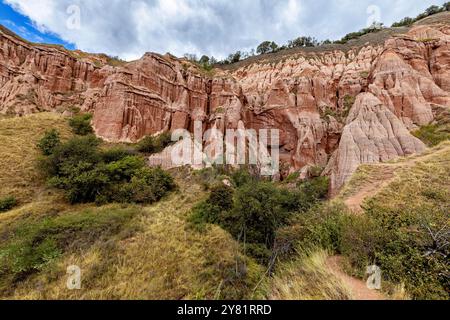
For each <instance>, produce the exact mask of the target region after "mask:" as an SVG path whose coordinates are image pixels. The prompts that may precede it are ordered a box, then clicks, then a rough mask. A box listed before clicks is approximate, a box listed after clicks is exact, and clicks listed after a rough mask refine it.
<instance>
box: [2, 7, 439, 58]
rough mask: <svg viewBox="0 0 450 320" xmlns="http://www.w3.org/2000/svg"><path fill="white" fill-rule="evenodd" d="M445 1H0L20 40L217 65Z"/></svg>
mask: <svg viewBox="0 0 450 320" xmlns="http://www.w3.org/2000/svg"><path fill="white" fill-rule="evenodd" d="M444 2H446V1H444V0H95V1H92V0H0V23H1V24H3V25H4V26H6V27H7V28H9V29H11V30H12V31H14V32H16V33H17V34H19V35H20V36H21V37H23V38H25V39H27V40H30V41H33V42H44V43H56V44H63V45H64V46H66V47H67V48H68V49H80V50H83V51H86V52H91V53H106V54H109V55H112V56H119V57H120V58H122V59H125V60H134V59H138V58H140V57H141V56H142V55H143V54H144V53H145V52H149V51H152V52H158V53H162V54H164V53H166V52H170V53H172V54H174V55H176V56H183V55H184V54H185V53H192V54H197V55H198V56H201V55H202V54H206V55H208V56H214V57H216V58H218V59H222V58H225V57H226V56H227V55H228V54H229V53H232V52H236V51H237V50H241V51H248V50H250V49H252V48H256V47H257V46H258V44H259V43H261V42H262V41H265V40H271V41H275V42H277V43H278V44H280V45H281V44H284V43H287V41H288V40H290V39H294V38H296V37H298V36H303V35H308V36H314V37H316V38H317V39H319V40H325V39H331V40H336V39H340V38H342V37H343V36H344V35H346V34H347V33H349V32H353V31H357V30H360V29H362V28H365V27H367V26H368V25H370V24H371V23H372V22H374V21H381V22H383V23H384V24H385V25H387V26H390V25H391V24H392V23H393V22H395V21H398V20H401V19H402V18H404V17H406V16H411V17H415V16H417V15H418V14H419V13H421V12H423V11H424V10H425V9H426V8H428V7H429V6H431V5H442V4H443V3H444Z"/></svg>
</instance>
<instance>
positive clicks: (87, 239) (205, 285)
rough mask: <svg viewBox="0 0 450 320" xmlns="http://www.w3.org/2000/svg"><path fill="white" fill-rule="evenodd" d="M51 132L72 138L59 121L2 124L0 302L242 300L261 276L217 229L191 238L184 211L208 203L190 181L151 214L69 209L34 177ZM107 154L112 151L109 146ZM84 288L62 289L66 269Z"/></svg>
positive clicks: (130, 208)
mask: <svg viewBox="0 0 450 320" xmlns="http://www.w3.org/2000/svg"><path fill="white" fill-rule="evenodd" d="M49 128H57V129H58V130H59V131H60V133H61V135H62V137H63V138H69V137H70V136H71V133H70V130H69V127H68V125H67V119H65V118H63V117H61V116H58V115H54V114H37V115H32V116H28V117H24V118H12V119H4V120H1V121H0V145H1V150H0V157H1V159H2V163H6V164H7V165H6V166H1V168H0V170H1V172H0V179H1V184H2V188H1V189H0V192H1V193H0V196H1V197H4V196H15V197H16V198H17V199H18V200H19V205H18V207H17V208H16V209H13V210H11V211H8V212H6V213H1V214H0V238H1V239H2V242H1V243H0V297H2V298H14V299H35V298H38V299H188V298H189V299H206V298H208V299H214V298H225V299H242V298H252V297H256V296H257V295H258V292H255V291H254V289H255V287H256V285H257V283H258V282H259V281H260V280H261V279H262V278H263V274H264V270H263V268H262V267H261V266H259V265H258V264H256V263H255V262H254V261H253V260H251V259H249V258H247V257H245V256H244V255H243V254H242V253H241V249H240V246H239V245H238V244H237V242H236V241H235V240H233V239H232V237H231V236H230V235H229V234H228V233H226V232H225V231H223V230H221V229H220V228H219V227H216V226H212V227H211V228H208V230H205V231H204V232H196V231H195V232H194V231H193V230H191V229H190V228H189V226H188V223H187V217H188V215H189V214H190V209H191V207H192V206H193V205H194V204H195V203H197V202H199V201H200V200H202V199H203V198H204V197H205V196H206V192H205V191H204V189H203V188H202V187H201V186H200V185H199V184H198V183H197V181H196V180H195V178H194V177H191V175H190V174H189V173H183V172H174V175H175V176H176V181H177V183H178V186H179V191H177V192H176V193H172V194H171V195H170V196H168V197H166V198H164V199H163V200H162V201H161V202H159V203H156V204H155V205H152V206H136V205H127V204H123V205H121V204H111V205H106V206H99V207H97V206H95V205H92V204H82V205H69V204H68V203H67V202H66V200H65V199H64V197H63V195H62V194H61V193H60V192H58V191H54V190H53V189H50V188H48V187H47V186H46V184H45V181H44V178H43V177H42V176H40V174H39V173H38V172H39V170H37V168H36V159H37V158H38V156H39V152H38V150H37V148H36V147H35V145H36V143H37V141H38V140H39V139H40V137H41V136H42V135H43V133H44V132H45V131H46V130H47V129H49ZM108 147H110V146H108ZM71 265H77V266H79V267H80V268H81V272H82V289H81V290H75V291H70V290H68V289H67V287H66V281H67V274H66V272H67V267H68V266H71Z"/></svg>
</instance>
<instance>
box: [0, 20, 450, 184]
mask: <svg viewBox="0 0 450 320" xmlns="http://www.w3.org/2000/svg"><path fill="white" fill-rule="evenodd" d="M446 17H447V18H448V14H447V16H446ZM449 79H450V27H449V26H448V25H447V24H440V25H429V26H416V27H413V28H412V29H411V30H410V31H409V32H408V33H407V34H405V35H399V36H394V37H392V38H390V39H388V40H386V42H385V44H384V45H371V44H370V43H367V44H366V45H365V46H363V47H357V48H356V47H355V48H352V49H349V50H345V51H339V50H335V51H326V50H324V51H317V52H313V53H311V52H309V53H306V52H299V53H296V54H292V55H287V56H284V57H282V58H279V57H277V58H274V57H271V56H267V58H263V59H261V60H259V61H257V62H255V63H252V64H249V65H246V66H243V67H240V68H238V69H235V70H231V71H227V70H215V74H214V75H211V74H208V73H206V72H204V71H202V70H200V69H199V68H198V67H196V66H195V65H193V64H191V63H189V62H187V61H184V60H180V59H176V58H174V57H172V56H169V55H166V56H161V55H157V54H150V53H149V54H146V55H144V56H143V57H142V58H141V59H139V60H137V61H133V62H129V63H126V64H124V65H119V66H112V65H108V63H107V59H103V58H102V57H100V56H96V55H88V54H84V53H81V52H69V51H66V50H64V49H62V48H58V47H52V46H44V45H33V44H30V43H27V42H25V41H23V40H21V39H19V38H17V37H15V36H14V35H11V34H9V32H6V31H1V30H0V114H13V115H24V114H29V113H32V112H39V111H54V110H55V111H59V112H64V111H65V110H69V109H70V108H71V107H72V106H76V107H79V108H81V109H82V110H83V111H89V112H92V113H93V114H94V120H93V125H94V127H95V130H96V133H97V134H98V135H99V136H101V137H102V138H104V139H106V140H108V141H127V142H135V141H138V140H139V139H140V138H142V137H144V136H146V135H153V134H157V133H159V132H163V131H167V130H174V129H183V128H184V129H188V130H191V131H192V129H193V123H194V121H202V123H203V126H204V128H211V127H214V128H218V129H220V130H223V131H225V130H226V129H227V128H238V126H241V127H242V126H244V127H245V128H249V129H256V130H258V129H261V128H264V129H272V128H275V129H279V130H280V139H281V150H280V151H281V160H282V162H283V163H284V164H286V166H283V168H285V169H284V170H285V172H283V173H284V174H287V173H289V172H293V171H297V170H301V169H302V168H305V167H307V166H312V165H315V166H322V167H327V169H326V171H325V172H326V173H327V174H329V175H330V176H331V178H332V186H333V190H338V189H339V188H340V187H341V186H342V185H343V183H345V182H346V181H347V179H348V178H349V177H350V176H351V174H352V173H353V172H354V171H355V169H356V168H357V166H358V165H359V164H361V163H367V162H378V161H385V160H389V159H392V158H394V157H397V156H403V155H408V154H412V153H417V152H421V151H423V150H424V148H425V147H424V145H423V144H422V143H421V142H420V141H418V140H417V139H415V138H414V137H413V136H412V135H411V134H410V131H411V130H413V129H415V128H417V127H418V126H422V125H426V124H429V123H430V122H431V121H433V119H434V115H433V108H432V106H433V104H436V105H441V106H446V107H450V82H449V81H450V80H449ZM166 153H167V152H166ZM166 156H167V154H166ZM160 158H161V159H163V158H164V157H160ZM155 159H158V157H156V158H155V157H154V158H153V160H155Z"/></svg>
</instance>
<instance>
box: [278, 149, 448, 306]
mask: <svg viewBox="0 0 450 320" xmlns="http://www.w3.org/2000/svg"><path fill="white" fill-rule="evenodd" d="M448 172H450V142H448V141H447V142H443V143H441V144H440V145H439V146H437V147H434V148H432V149H430V150H428V151H427V152H426V153H424V154H422V155H416V156H412V157H408V158H405V159H399V160H396V161H392V162H390V163H384V164H375V165H364V166H361V167H360V168H359V170H358V171H357V173H356V174H355V175H354V177H353V179H352V180H351V181H350V183H349V184H348V185H347V186H346V188H345V189H344V190H343V191H342V193H341V195H340V196H339V197H338V198H337V199H334V200H333V201H330V202H328V203H326V204H323V205H320V206H318V207H315V208H313V209H312V210H310V211H309V212H308V213H306V214H305V215H302V216H300V217H298V219H297V221H296V222H295V223H293V225H292V226H289V227H287V228H285V229H284V230H282V232H280V233H279V237H278V241H279V243H280V244H282V246H283V247H291V248H294V252H297V253H296V254H295V255H297V256H298V258H297V259H298V262H296V263H295V264H294V265H293V264H292V261H289V260H288V261H286V262H282V264H281V265H280V267H279V269H278V270H277V272H276V278H275V279H276V280H275V285H274V288H273V289H274V290H275V292H274V294H275V296H276V297H280V296H282V297H288V298H289V297H291V298H294V297H299V296H301V295H300V294H299V293H305V291H304V290H303V289H302V288H304V287H312V288H314V284H316V283H320V281H321V280H320V279H324V276H321V277H319V279H318V280H317V279H316V277H318V276H320V275H321V274H322V275H323V273H324V272H325V271H326V270H325V269H324V264H323V261H324V258H323V256H322V258H321V260H320V259H319V260H318V258H317V257H318V253H317V252H319V257H320V252H321V250H324V249H326V250H327V251H328V252H329V253H330V254H331V255H340V256H342V257H343V258H344V260H345V261H347V265H345V266H343V267H345V269H346V270H347V273H348V274H350V275H354V276H355V277H357V278H360V279H366V274H365V273H366V267H367V266H369V265H373V264H375V265H377V266H379V267H380V268H381V270H382V277H383V283H382V287H383V288H382V289H383V292H384V294H385V296H386V297H389V298H393V299H398V298H400V299H404V298H407V297H409V298H413V299H448V298H449V296H448V295H449V290H450V287H449V279H450V264H449V261H448V255H449V247H448V243H449V240H450V239H449V235H450V216H449V212H450V180H449V178H448ZM305 252H313V254H311V255H306V257H305ZM314 252H316V253H314ZM322 255H323V253H322ZM314 260H315V261H316V262H317V261H319V262H320V261H321V262H320V263H319V264H318V267H317V272H316V273H314V274H313V275H312V276H308V268H305V267H304V266H305V265H306V266H310V265H311V261H314ZM324 270H325V271H324ZM300 271H302V272H300ZM311 279H315V280H314V281H311ZM329 279H330V280H329V281H328V282H327V283H326V285H324V286H321V287H320V288H319V289H320V290H319V289H317V288H316V290H315V291H314V292H313V293H312V295H313V296H314V295H316V296H320V297H326V296H327V293H328V292H329V290H328V291H327V290H326V288H327V286H328V285H330V283H335V285H334V286H332V288H334V289H336V288H339V284H338V283H336V281H335V280H333V278H332V277H331V278H329ZM308 281H309V282H308ZM337 292H338V293H340V292H342V291H337V290H335V291H332V293H333V295H332V296H333V297H335V298H337V297H339V295H336V293H337ZM310 296H311V295H306V298H308V297H310ZM303 297H305V295H303Z"/></svg>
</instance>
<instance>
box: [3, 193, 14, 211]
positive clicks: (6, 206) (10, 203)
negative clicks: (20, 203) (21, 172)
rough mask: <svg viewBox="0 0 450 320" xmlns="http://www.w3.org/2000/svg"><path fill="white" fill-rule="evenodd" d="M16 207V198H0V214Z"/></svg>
mask: <svg viewBox="0 0 450 320" xmlns="http://www.w3.org/2000/svg"><path fill="white" fill-rule="evenodd" d="M16 205H17V200H16V198H14V197H12V196H10V197H6V198H1V199H0V212H6V211H9V210H11V209H12V208H14V207H15V206H16Z"/></svg>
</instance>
